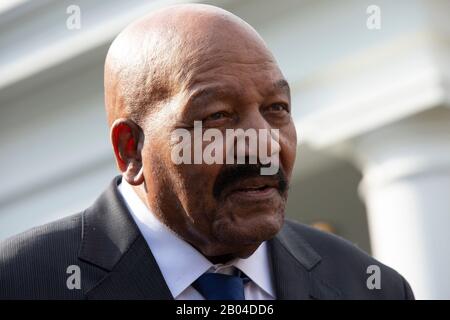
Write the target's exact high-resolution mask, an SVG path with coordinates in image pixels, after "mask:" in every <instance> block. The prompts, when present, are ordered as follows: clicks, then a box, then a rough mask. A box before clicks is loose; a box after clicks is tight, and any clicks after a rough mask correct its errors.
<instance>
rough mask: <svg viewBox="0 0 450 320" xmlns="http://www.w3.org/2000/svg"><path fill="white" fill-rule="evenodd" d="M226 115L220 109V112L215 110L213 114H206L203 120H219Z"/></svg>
mask: <svg viewBox="0 0 450 320" xmlns="http://www.w3.org/2000/svg"><path fill="white" fill-rule="evenodd" d="M226 116H227V113H226V112H222V111H221V112H216V113H213V114H211V115H209V116H207V117H206V118H205V120H220V119H222V118H225V117H226Z"/></svg>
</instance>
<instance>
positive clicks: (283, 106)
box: [269, 103, 289, 112]
mask: <svg viewBox="0 0 450 320" xmlns="http://www.w3.org/2000/svg"><path fill="white" fill-rule="evenodd" d="M269 111H274V112H281V111H285V112H289V107H288V106H287V105H286V104H284V103H274V104H271V105H270V107H269Z"/></svg>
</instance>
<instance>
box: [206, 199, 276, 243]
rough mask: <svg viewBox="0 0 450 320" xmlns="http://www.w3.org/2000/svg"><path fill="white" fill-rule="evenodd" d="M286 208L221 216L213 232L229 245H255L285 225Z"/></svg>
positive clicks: (273, 234)
mask: <svg viewBox="0 0 450 320" xmlns="http://www.w3.org/2000/svg"><path fill="white" fill-rule="evenodd" d="M283 223H284V208H282V209H281V208H279V209H278V210H276V211H275V212H274V211H271V212H267V213H264V212H259V214H251V213H249V214H248V215H247V216H245V215H241V214H237V215H234V214H233V217H231V216H221V217H220V218H219V219H217V220H216V221H215V222H214V224H213V234H214V236H215V238H216V239H217V240H218V241H221V242H222V243H223V244H224V245H228V246H254V245H259V244H261V243H262V242H263V241H266V240H270V239H272V238H273V237H274V236H275V235H276V234H277V233H278V232H279V231H280V230H281V227H282V226H283Z"/></svg>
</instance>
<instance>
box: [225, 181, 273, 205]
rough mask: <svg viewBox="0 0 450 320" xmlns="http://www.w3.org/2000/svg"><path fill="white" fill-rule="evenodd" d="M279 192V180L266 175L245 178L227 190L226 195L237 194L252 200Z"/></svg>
mask: <svg viewBox="0 0 450 320" xmlns="http://www.w3.org/2000/svg"><path fill="white" fill-rule="evenodd" d="M277 193H279V187H278V181H276V180H274V179H269V178H266V177H257V178H249V179H243V180H242V181H240V182H239V183H236V184H235V185H233V186H232V187H231V188H229V189H228V190H226V192H225V196H226V197H229V196H237V197H239V198H247V199H249V200H250V199H252V200H263V199H267V198H271V197H273V196H274V195H276V194H277Z"/></svg>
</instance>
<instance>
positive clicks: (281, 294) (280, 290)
mask: <svg viewBox="0 0 450 320" xmlns="http://www.w3.org/2000/svg"><path fill="white" fill-rule="evenodd" d="M269 251H270V256H271V263H272V272H273V276H274V282H275V290H276V295H277V299H279V300H308V299H325V300H333V299H338V298H339V295H340V293H339V291H338V290H337V289H335V288H333V286H331V285H329V284H328V283H327V281H326V280H325V279H322V278H321V277H320V276H319V275H317V274H316V273H315V268H316V267H317V266H318V265H319V264H320V261H321V259H322V258H321V257H320V256H319V254H318V253H317V252H316V251H315V250H314V249H313V248H312V247H311V246H310V245H309V243H308V242H306V241H305V240H304V239H303V238H302V237H300V235H299V234H298V232H295V231H294V230H292V229H291V227H290V226H289V222H286V223H285V225H284V227H283V228H282V230H281V231H280V232H279V233H278V234H277V236H275V238H273V239H272V240H270V241H269Z"/></svg>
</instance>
